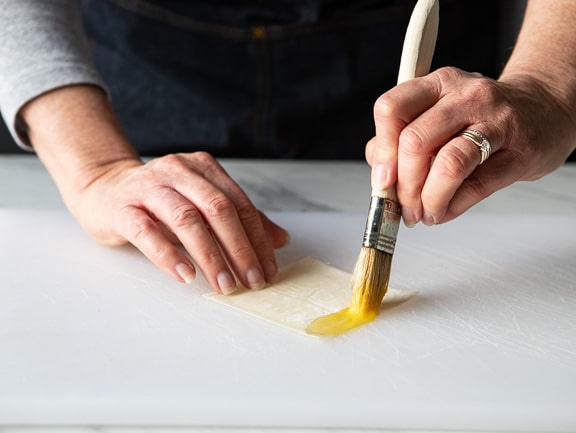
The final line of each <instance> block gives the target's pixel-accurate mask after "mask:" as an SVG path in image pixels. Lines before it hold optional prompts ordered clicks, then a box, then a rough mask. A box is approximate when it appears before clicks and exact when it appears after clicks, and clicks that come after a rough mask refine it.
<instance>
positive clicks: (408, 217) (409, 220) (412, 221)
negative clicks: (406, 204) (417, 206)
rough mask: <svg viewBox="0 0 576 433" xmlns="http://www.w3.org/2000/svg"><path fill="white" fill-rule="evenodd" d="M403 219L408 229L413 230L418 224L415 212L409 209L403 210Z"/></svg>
mask: <svg viewBox="0 0 576 433" xmlns="http://www.w3.org/2000/svg"><path fill="white" fill-rule="evenodd" d="M402 219H403V220H404V225H405V226H406V227H408V228H412V227H414V226H415V225H416V224H417V223H418V221H417V220H416V217H415V216H414V212H412V211H411V210H410V209H407V208H402Z"/></svg>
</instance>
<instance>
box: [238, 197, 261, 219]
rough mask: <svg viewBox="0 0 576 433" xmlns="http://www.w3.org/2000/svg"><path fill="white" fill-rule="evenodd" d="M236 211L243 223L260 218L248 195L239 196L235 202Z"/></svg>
mask: <svg viewBox="0 0 576 433" xmlns="http://www.w3.org/2000/svg"><path fill="white" fill-rule="evenodd" d="M236 211H237V212H238V215H239V216H240V220H241V221H242V222H243V223H255V222H258V221H259V220H260V214H259V213H258V211H257V210H256V208H255V207H254V204H253V203H252V202H251V201H250V199H249V198H248V197H244V198H241V199H240V200H238V201H237V202H236Z"/></svg>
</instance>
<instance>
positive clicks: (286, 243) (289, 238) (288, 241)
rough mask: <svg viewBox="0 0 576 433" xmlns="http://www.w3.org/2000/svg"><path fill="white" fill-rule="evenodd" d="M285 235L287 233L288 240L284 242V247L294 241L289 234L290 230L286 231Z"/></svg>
mask: <svg viewBox="0 0 576 433" xmlns="http://www.w3.org/2000/svg"><path fill="white" fill-rule="evenodd" d="M284 233H286V240H285V241H284V246H286V245H288V244H290V241H291V240H292V238H291V237H290V233H288V230H284Z"/></svg>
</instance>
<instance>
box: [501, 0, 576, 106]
mask: <svg viewBox="0 0 576 433" xmlns="http://www.w3.org/2000/svg"><path fill="white" fill-rule="evenodd" d="M575 22H576V1H574V0H530V1H528V5H527V9H526V14H525V18H524V23H523V25H522V29H521V31H520V34H519V36H518V40H517V43H516V45H515V47H514V51H513V53H512V55H511V57H510V60H509V61H508V63H507V64H506V67H505V69H504V71H503V73H502V75H501V77H500V79H501V80H503V81H509V80H514V79H522V77H526V76H530V77H532V78H534V79H536V80H538V81H539V83H540V84H541V85H543V86H544V87H545V88H546V90H547V91H548V92H550V93H551V94H552V95H553V96H554V97H555V99H556V100H557V101H558V103H560V104H562V105H563V107H564V108H566V109H567V110H569V111H574V108H573V107H575V106H576V27H575V26H574V23H575Z"/></svg>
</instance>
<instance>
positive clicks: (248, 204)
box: [177, 152, 287, 286]
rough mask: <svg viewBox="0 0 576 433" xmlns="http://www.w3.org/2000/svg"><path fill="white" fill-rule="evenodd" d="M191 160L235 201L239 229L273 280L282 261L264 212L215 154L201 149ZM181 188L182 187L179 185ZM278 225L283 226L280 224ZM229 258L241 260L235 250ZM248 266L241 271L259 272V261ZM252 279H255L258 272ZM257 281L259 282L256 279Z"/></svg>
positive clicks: (193, 166) (241, 266)
mask: <svg viewBox="0 0 576 433" xmlns="http://www.w3.org/2000/svg"><path fill="white" fill-rule="evenodd" d="M189 164H190V165H191V167H192V168H193V169H194V170H195V171H200V170H202V173H203V176H204V177H205V178H206V179H207V180H208V181H209V182H210V183H212V184H213V185H215V186H216V187H217V188H218V189H219V190H220V191H223V192H224V193H225V196H226V197H227V198H228V199H229V200H230V202H231V203H232V204H233V206H234V209H235V212H236V213H237V215H238V219H239V221H240V224H241V227H240V228H239V230H240V229H241V230H242V231H243V232H244V233H245V235H246V237H247V239H248V241H249V242H250V245H251V247H252V249H253V252H254V254H255V257H256V258H257V260H258V262H259V263H258V265H259V268H260V270H261V271H262V272H263V274H264V279H265V280H266V281H271V280H272V279H273V278H274V277H275V276H276V275H277V274H278V265H277V262H276V257H275V255H274V250H273V245H272V242H271V239H270V237H269V236H268V233H267V232H266V230H265V228H264V224H263V219H262V214H261V213H260V212H259V211H258V210H257V209H256V207H255V206H254V204H253V203H252V201H251V200H250V199H249V197H248V196H247V195H246V193H245V192H244V191H243V190H242V188H241V187H240V186H239V185H238V184H237V183H236V182H235V181H234V180H232V178H231V177H230V176H229V175H228V173H227V172H226V170H225V169H224V168H223V167H222V166H221V165H220V164H219V163H218V162H217V161H216V160H215V159H214V158H213V157H212V156H211V155H209V154H207V153H202V152H197V153H195V154H193V157H192V158H190V159H189ZM177 188H178V189H180V188H179V187H178V186H177ZM268 221H269V220H268ZM276 227H277V229H279V230H282V229H280V228H279V227H278V226H276ZM275 235H276V236H278V237H280V238H281V237H284V239H285V238H286V236H287V234H286V232H285V231H284V235H282V234H275ZM284 243H285V240H284ZM229 259H230V260H232V262H236V261H238V259H237V258H236V257H235V254H232V255H231V256H229ZM246 266H250V265H239V269H240V270H239V271H240V272H243V273H244V272H246V273H252V274H253V275H255V272H256V269H257V268H256V267H255V265H254V264H251V268H248V270H246ZM252 279H254V276H253V277H252ZM254 285H256V284H255V283H253V286H254Z"/></svg>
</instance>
